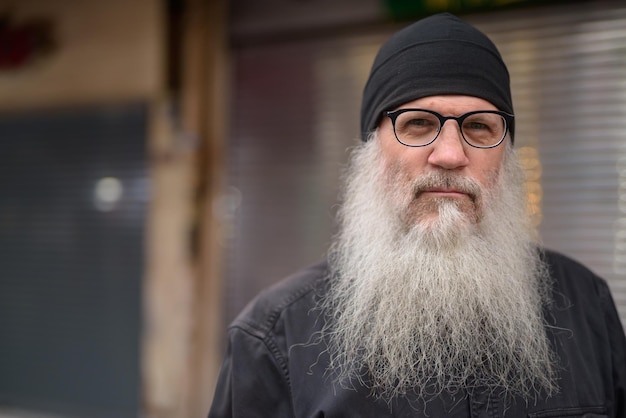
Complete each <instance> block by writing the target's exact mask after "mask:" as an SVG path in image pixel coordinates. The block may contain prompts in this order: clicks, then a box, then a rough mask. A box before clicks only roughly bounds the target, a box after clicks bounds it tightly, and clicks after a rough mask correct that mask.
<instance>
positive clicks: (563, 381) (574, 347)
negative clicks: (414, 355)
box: [209, 252, 626, 418]
mask: <svg viewBox="0 0 626 418" xmlns="http://www.w3.org/2000/svg"><path fill="white" fill-rule="evenodd" d="M545 257H546V260H547V261H548V264H549V266H550V268H551V272H552V276H553V278H554V295H555V297H556V298H560V300H561V301H563V300H567V304H565V303H555V305H557V307H555V308H554V309H552V310H551V311H550V312H549V313H548V314H547V315H546V319H547V320H548V322H550V323H552V325H554V326H555V328H554V329H550V330H549V331H548V335H549V336H550V339H551V342H552V345H553V348H554V349H555V351H556V353H557V354H558V357H559V359H560V365H561V367H562V370H561V372H560V376H559V378H560V379H559V386H560V392H559V393H558V394H557V395H555V396H553V397H551V398H548V399H542V400H539V401H537V402H536V403H534V402H533V403H526V402H524V401H522V400H517V401H515V400H514V401H512V402H511V403H509V404H507V405H504V402H503V400H502V399H499V398H498V396H494V395H493V394H492V395H491V396H488V395H487V394H475V395H473V396H462V397H460V398H459V397H458V396H457V398H456V399H446V398H445V396H444V397H441V398H439V399H437V400H433V401H431V402H428V403H427V404H426V405H425V406H424V405H422V404H420V403H419V402H417V401H415V400H413V401H411V399H406V398H399V399H396V400H395V401H394V402H392V403H391V404H390V405H388V404H387V403H385V402H382V401H376V400H375V399H374V398H372V397H371V396H368V393H369V392H368V391H367V389H365V388H357V389H355V390H347V389H342V388H340V387H337V385H335V384H333V382H332V379H331V378H329V377H328V375H327V374H325V371H326V366H327V357H326V354H325V351H324V346H323V345H322V344H308V343H310V342H312V341H314V338H315V335H316V333H318V332H319V331H320V329H321V327H322V325H323V324H322V322H323V321H322V319H321V318H320V313H319V311H318V310H317V309H316V300H317V298H318V297H320V295H322V294H323V292H324V289H325V288H326V278H327V265H326V263H320V264H317V265H315V266H312V267H310V268H308V269H306V270H303V271H301V272H299V273H297V274H296V275H294V276H292V277H290V278H288V279H287V280H285V281H283V282H281V283H279V284H278V285H276V286H274V287H272V288H270V289H268V290H267V291H265V292H264V293H262V294H261V295H259V296H258V297H257V298H256V299H255V300H254V301H252V302H251V303H250V304H249V305H248V307H247V308H246V309H245V310H244V311H243V312H242V313H241V314H240V315H239V317H238V318H237V319H236V320H235V321H234V322H233V323H232V325H231V326H230V327H229V344H228V352H227V355H226V359H225V361H224V364H223V366H222V370H221V373H220V377H219V380H218V383H217V389H216V392H215V397H214V400H213V405H212V407H211V411H210V412H209V417H210V418H226V417H238V418H254V417H271V418H279V417H303V418H304V417H306V418H313V417H316V418H321V417H376V418H380V417H422V416H424V417H425V416H428V417H434V418H437V417H489V418H495V417H507V418H508V417H511V418H513V417H515V418H516V417H535V418H540V417H541V418H544V417H545V418H547V417H587V418H591V417H594V418H598V417H620V418H626V339H625V337H624V330H623V328H622V325H621V324H620V320H619V317H618V315H617V312H616V309H615V305H614V303H613V300H612V298H611V294H610V292H609V289H608V287H607V285H606V283H605V282H604V281H603V280H602V279H600V278H598V277H597V276H596V275H594V274H593V273H591V272H590V271H589V270H588V269H586V268H585V267H583V266H581V265H580V264H578V263H576V262H575V261H573V260H571V259H569V258H566V257H564V256H562V255H560V254H556V253H553V252H546V253H545ZM564 298H566V299H564ZM559 306H560V307H559Z"/></svg>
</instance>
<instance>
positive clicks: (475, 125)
mask: <svg viewBox="0 0 626 418" xmlns="http://www.w3.org/2000/svg"><path fill="white" fill-rule="evenodd" d="M463 128H464V129H472V130H476V131H480V130H490V129H491V126H490V125H488V124H486V123H483V122H478V121H469V122H465V123H464V124H463Z"/></svg>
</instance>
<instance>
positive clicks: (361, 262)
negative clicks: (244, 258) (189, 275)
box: [209, 14, 626, 417]
mask: <svg viewBox="0 0 626 418" xmlns="http://www.w3.org/2000/svg"><path fill="white" fill-rule="evenodd" d="M361 119H362V121H361V130H362V134H363V142H362V144H361V146H359V147H358V148H357V149H356V150H355V151H354V152H353V155H352V159H351V164H350V167H349V171H348V172H347V175H346V185H345V191H344V199H343V204H342V207H341V211H340V232H339V234H338V236H337V237H336V239H335V242H334V243H333V245H332V248H331V250H330V252H329V257H328V261H325V262H322V263H320V264H317V265H315V266H312V267H310V268H308V269H306V270H304V271H301V272H299V273H298V274H296V275H294V276H292V277H290V278H288V279H287V280H286V281H283V282H281V283H280V284H278V285H276V286H274V287H273V288H272V289H270V290H268V291H266V292H265V293H263V294H262V295H260V296H259V297H258V298H257V299H256V300H255V301H253V302H252V303H251V304H250V305H249V306H248V307H247V308H246V310H245V311H244V312H243V313H242V314H241V315H240V316H239V317H238V318H237V319H236V320H235V321H234V322H233V324H232V325H231V327H230V328H229V348H228V353H227V357H226V360H225V362H224V365H223V368H222V371H221V375H220V378H219V381H218V383H217V390H216V394H215V398H214V402H213V406H212V409H211V412H210V413H209V417H230V416H234V417H442V416H446V417H483V416H484V417H503V416H505V417H583V416H584V417H625V416H626V339H625V337H624V331H623V328H622V325H621V324H620V321H619V318H618V316H617V313H616V310H615V306H614V303H613V300H612V298H611V295H610V292H609V289H608V287H607V285H606V283H605V282H604V281H603V280H602V279H600V278H598V277H597V276H595V275H594V274H593V273H591V272H590V271H589V270H587V269H586V268H584V267H583V266H581V265H580V264H578V263H576V262H574V261H572V260H570V259H568V258H566V257H564V256H562V255H559V254H557V253H554V252H550V251H547V250H542V249H541V248H540V247H539V246H538V245H537V244H536V243H534V241H533V237H534V232H533V230H532V228H531V226H530V222H529V220H528V217H527V215H526V214H525V201H524V193H523V188H522V183H523V174H522V172H521V169H520V168H519V166H518V164H517V160H516V155H515V152H514V149H513V140H514V116H513V106H512V100H511V93H510V87H509V75H508V71H507V68H506V66H505V64H504V62H503V61H502V58H501V56H500V54H499V53H498V51H497V49H496V47H495V46H494V45H493V44H492V42H491V41H490V40H489V39H488V38H487V37H486V36H485V35H484V34H482V33H481V32H479V31H478V30H477V29H475V28H473V27H472V26H470V25H468V24H466V23H464V22H463V21H461V20H459V19H457V18H456V17H454V16H451V15H449V14H441V15H435V16H432V17H430V18H426V19H423V20H421V21H419V22H417V23H415V24H413V25H411V26H409V27H407V28H405V29H404V30H402V31H400V32H398V33H397V34H395V35H394V36H393V37H392V38H391V39H390V40H389V41H388V42H387V43H385V45H383V46H382V48H381V50H380V51H379V53H378V55H377V57H376V60H375V62H374V65H373V67H372V70H371V73H370V78H369V80H368V83H367V85H366V87H365V90H364V95H363V103H362V112H361Z"/></svg>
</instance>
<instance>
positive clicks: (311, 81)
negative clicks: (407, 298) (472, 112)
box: [0, 0, 626, 418]
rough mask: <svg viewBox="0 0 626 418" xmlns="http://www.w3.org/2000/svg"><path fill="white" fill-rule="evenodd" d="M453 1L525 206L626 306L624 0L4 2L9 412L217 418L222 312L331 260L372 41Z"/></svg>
mask: <svg viewBox="0 0 626 418" xmlns="http://www.w3.org/2000/svg"><path fill="white" fill-rule="evenodd" d="M439 11H451V12H454V13H456V14H458V15H460V16H462V17H463V18H465V19H466V20H467V21H469V22H471V23H473V24H475V25H477V26H478V27H479V28H481V29H482V30H484V31H485V32H486V33H487V34H489V35H490V36H491V37H492V39H493V40H494V41H495V43H496V44H497V45H498V47H499V48H500V50H501V52H502V54H503V56H504V59H505V61H506V62H507V64H508V66H509V69H510V71H511V76H512V81H513V96H514V104H515V113H516V119H517V133H516V146H517V147H518V148H519V149H520V152H521V153H522V155H523V162H524V167H525V169H526V171H527V174H528V178H527V193H528V210H529V212H530V213H531V214H532V216H533V219H534V220H535V222H536V224H537V226H538V227H539V231H540V233H541V239H542V240H543V242H544V243H545V245H546V246H548V247H550V248H554V249H558V250H560V251H562V252H564V253H566V254H568V255H570V256H573V257H575V258H577V259H579V260H580V261H582V262H584V263H585V264H587V265H588V266H589V267H590V268H592V270H594V271H595V272H597V273H598V274H599V275H601V276H603V277H604V278H606V279H607V280H608V282H609V284H610V286H611V288H612V290H613V294H614V297H615V299H616V302H617V304H618V306H619V310H620V313H621V315H622V321H624V320H625V318H626V5H625V4H624V2H623V1H619V0H615V1H610V0H605V1H599V0H595V1H594V0H589V1H548V0H543V1H538V0H535V1H533V0H341V1H336V0H230V1H227V0H206V1H202V0H131V1H129V0H108V1H106V2H103V1H102V2H101V1H97V2H86V1H81V0H19V1H17V0H13V1H11V0H0V268H1V273H0V417H5V418H9V417H11V418H17V417H57V418H58V417H115V418H118V417H155V418H161V417H183V418H184V417H202V416H206V413H207V411H208V408H209V405H210V403H211V398H212V393H213V390H214V386H215V378H216V375H217V372H218V370H219V366H220V363H221V358H222V355H223V351H224V348H225V341H224V331H225V328H226V326H227V324H228V323H229V322H230V321H231V320H232V319H233V318H234V316H235V315H236V314H237V313H238V312H239V311H240V310H241V309H242V308H243V306H245V304H246V303H247V302H248V301H249V300H250V299H251V298H252V297H253V296H254V295H255V294H257V293H258V292H259V291H260V290H261V289H263V288H265V287H267V286H268V285H270V284H272V283H274V282H276V281H278V280H280V279H281V278H283V277H285V276H286V275H288V274H290V273H291V272H293V271H295V270H296V269H298V268H300V267H303V266H304V265H306V264H310V263H313V262H315V261H316V260H318V259H320V258H322V257H323V256H324V253H325V250H326V248H327V246H328V244H329V242H330V239H331V237H332V234H333V232H334V230H335V224H334V212H335V210H336V205H335V203H336V197H337V192H338V177H339V176H340V174H341V170H342V167H343V165H344V163H345V161H346V156H347V150H348V149H349V148H350V147H352V146H354V145H355V144H356V143H357V142H358V137H359V128H358V127H359V120H358V117H359V111H360V97H361V90H362V87H363V85H364V83H365V80H366V78H367V74H368V72H369V69H370V66H371V63H372V61H373V58H374V55H375V53H376V51H377V49H378V47H379V46H380V44H381V43H382V42H384V40H385V39H386V38H387V37H388V36H389V35H390V34H391V33H393V32H394V31H395V30H397V29H398V28H400V27H402V26H404V25H406V24H407V23H408V22H410V21H412V20H415V19H416V18H419V17H422V16H426V15H429V14H432V13H436V12H439Z"/></svg>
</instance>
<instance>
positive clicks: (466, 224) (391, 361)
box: [322, 138, 556, 400]
mask: <svg viewBox="0 0 626 418" xmlns="http://www.w3.org/2000/svg"><path fill="white" fill-rule="evenodd" d="M379 148H380V147H379V144H378V141H377V139H376V138H373V139H371V140H370V141H368V142H367V143H366V144H364V145H362V146H361V147H360V148H359V149H357V150H356V151H355V152H354V153H353V156H352V157H353V159H352V165H351V167H350V170H349V172H348V177H347V184H346V190H345V196H344V203H343V206H342V209H341V211H340V222H341V232H340V234H339V235H338V237H337V240H336V242H335V243H334V244H333V247H332V248H331V251H330V260H331V270H332V278H331V289H330V292H329V295H328V297H327V298H326V299H325V300H324V301H323V302H322V303H323V306H322V308H323V309H325V310H326V312H327V313H328V315H329V321H328V325H327V327H326V329H325V331H324V337H325V338H326V339H327V341H328V344H329V354H330V359H331V364H330V367H329V369H330V370H333V371H334V372H335V373H337V377H338V379H339V380H340V381H341V382H343V383H342V384H350V382H352V384H353V383H354V382H355V381H358V382H359V383H360V384H362V385H365V386H366V387H369V388H370V389H371V390H372V392H373V393H375V394H376V395H377V396H379V397H381V398H383V399H387V400H390V399H392V398H393V397H395V396H399V395H404V394H410V393H414V394H416V395H417V396H419V397H421V398H423V399H428V398H431V397H433V396H437V395H439V394H441V393H442V392H443V391H446V392H449V393H451V394H456V393H458V392H459V391H468V392H471V391H472V390H474V389H476V388H480V389H481V390H482V389H487V390H498V391H500V390H503V391H505V392H506V393H507V394H508V395H519V396H522V397H523V398H525V399H529V398H532V397H534V396H536V395H537V394H538V393H539V392H541V391H544V392H545V393H548V394H550V393H552V392H554V391H555V390H556V385H555V383H554V382H555V372H554V369H555V367H554V364H555V363H554V359H553V354H552V351H551V349H550V347H549V343H548V340H547V337H546V334H545V328H544V320H543V316H542V307H543V306H544V304H545V303H548V296H547V294H548V286H549V279H548V274H547V269H546V267H545V266H544V265H543V263H542V262H541V261H540V258H539V254H538V251H537V249H536V246H535V244H534V243H533V239H532V238H533V231H532V228H530V226H529V222H528V217H527V216H526V214H525V205H524V202H525V201H524V196H523V192H522V181H523V173H522V171H521V169H520V168H519V166H518V165H517V162H516V159H515V156H514V154H513V151H511V150H508V151H507V153H508V154H507V155H506V157H505V162H504V164H503V169H502V170H500V173H494V174H493V176H492V177H493V178H492V183H493V185H492V186H490V187H489V190H481V187H480V186H478V185H477V184H474V183H475V182H472V181H468V180H466V179H461V180H459V179H457V178H448V179H447V180H446V178H447V176H445V175H443V180H441V178H440V179H439V180H437V176H435V178H429V179H428V180H427V182H433V181H434V182H436V181H454V182H457V183H458V184H460V185H462V186H463V185H464V186H463V187H466V188H469V189H470V190H469V191H470V192H471V193H472V194H473V195H474V197H475V198H474V199H472V202H471V204H467V203H464V204H459V203H458V201H455V200H446V199H441V200H437V201H434V202H427V203H425V204H424V203H416V201H417V200H418V199H416V196H417V192H416V190H415V188H416V187H418V186H415V185H414V181H412V180H409V179H403V178H402V175H400V174H398V172H397V171H398V170H394V169H393V167H391V168H390V167H389V165H388V164H387V163H386V162H384V161H383V159H382V157H381V156H380V150H379ZM439 177H441V176H439ZM468 182H469V183H470V184H469V185H468V184H467V183H468ZM418 188H419V187H418ZM424 205H426V206H427V208H428V205H430V206H431V207H430V209H432V206H433V205H434V206H435V207H436V208H437V210H438V214H437V216H435V217H434V220H433V219H430V220H420V219H419V211H420V210H424V209H425V207H424ZM431 218H432V217H431Z"/></svg>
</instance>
